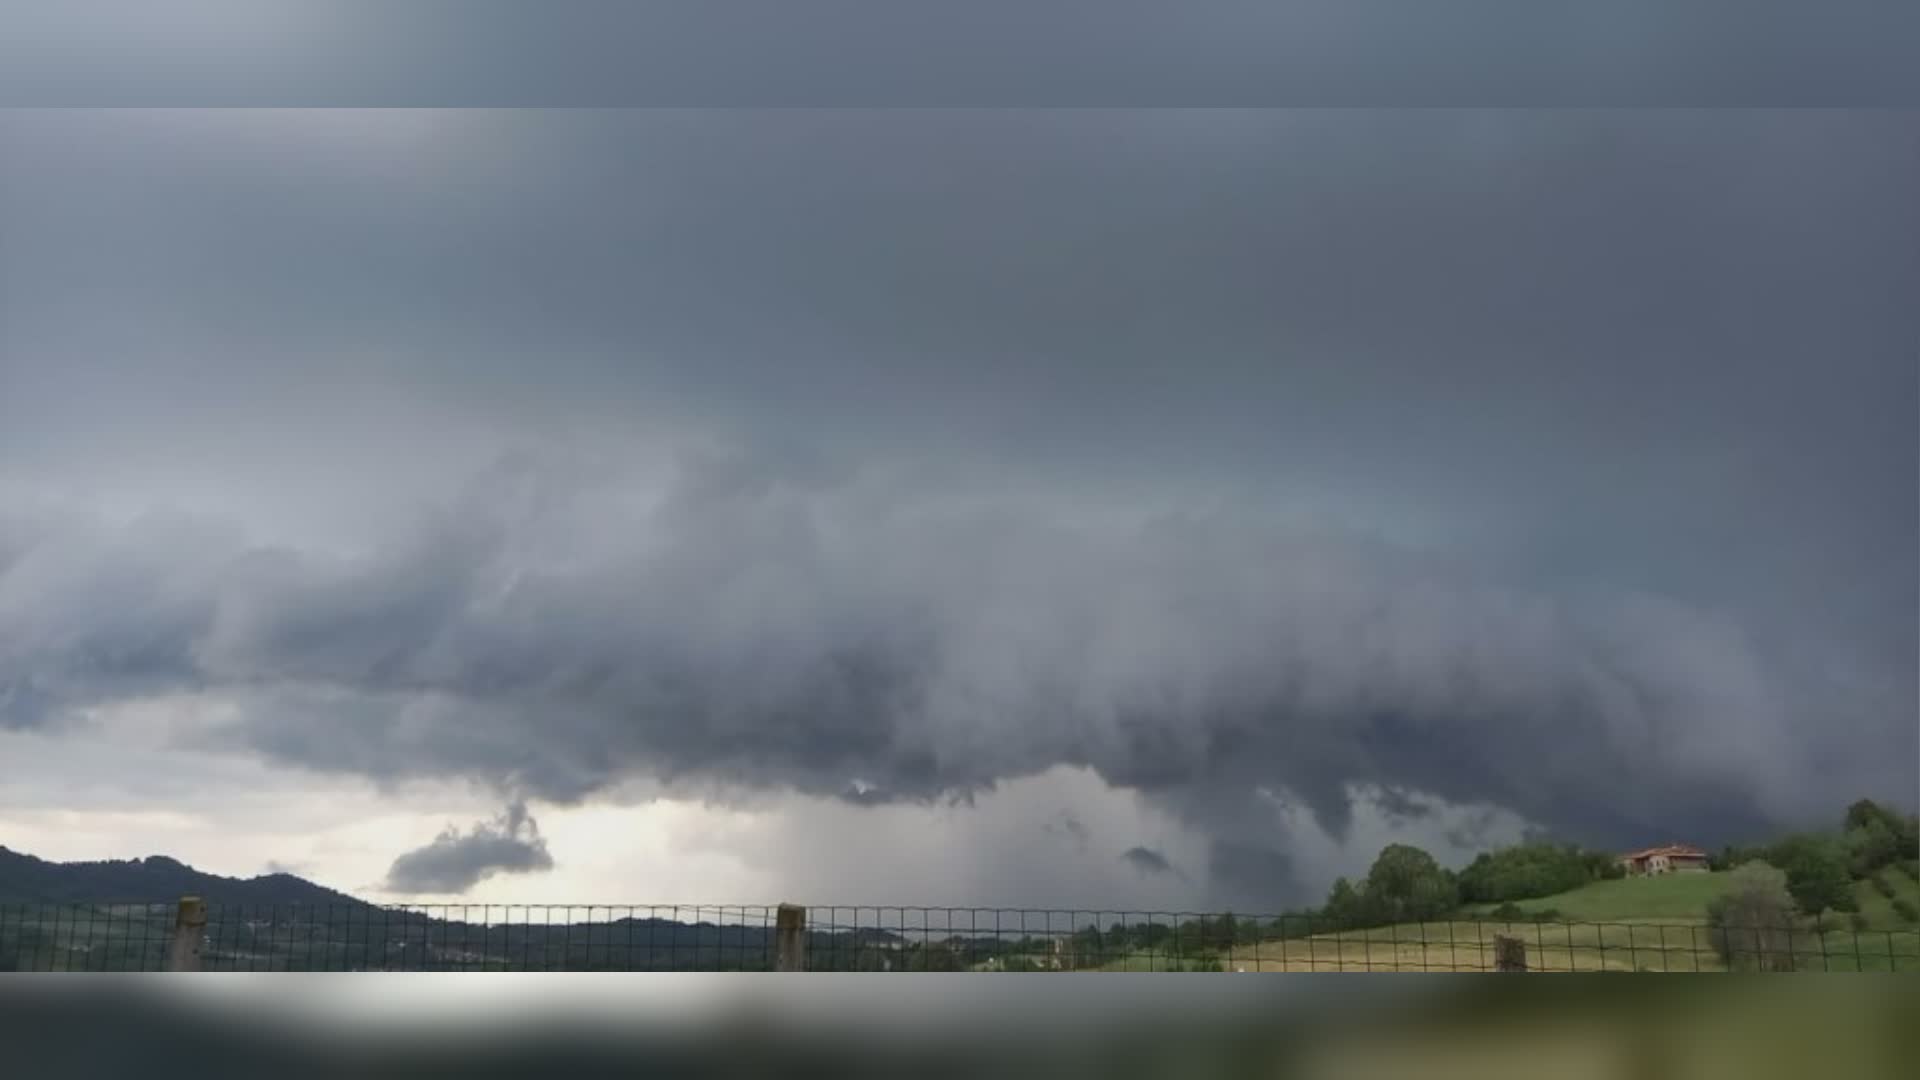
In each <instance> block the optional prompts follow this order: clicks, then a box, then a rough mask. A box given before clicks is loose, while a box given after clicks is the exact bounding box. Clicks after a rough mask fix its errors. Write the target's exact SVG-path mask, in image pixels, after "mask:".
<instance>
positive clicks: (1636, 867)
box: [1620, 844, 1710, 874]
mask: <svg viewBox="0 0 1920 1080" xmlns="http://www.w3.org/2000/svg"><path fill="white" fill-rule="evenodd" d="M1620 865H1621V866H1622V867H1623V868H1625V870H1626V871H1627V873H1629V874H1677V873H1687V872H1699V873H1705V872H1706V871H1707V870H1708V869H1710V868H1709V867H1708V866H1707V853H1706V852H1704V851H1702V850H1700V849H1699V848H1697V847H1693V846H1692V845H1690V844H1664V845H1662V846H1660V847H1650V848H1647V849H1645V850H1643V851H1630V852H1627V853H1626V854H1625V855H1622V856H1620Z"/></svg>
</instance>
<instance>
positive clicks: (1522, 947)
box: [1493, 934, 1527, 971]
mask: <svg viewBox="0 0 1920 1080" xmlns="http://www.w3.org/2000/svg"><path fill="white" fill-rule="evenodd" d="M1493 970H1495V971H1525V970H1527V943H1526V942H1525V941H1523V940H1521V939H1520V938H1517V937H1507V936H1506V935H1505V934H1496V935H1494V938H1493Z"/></svg>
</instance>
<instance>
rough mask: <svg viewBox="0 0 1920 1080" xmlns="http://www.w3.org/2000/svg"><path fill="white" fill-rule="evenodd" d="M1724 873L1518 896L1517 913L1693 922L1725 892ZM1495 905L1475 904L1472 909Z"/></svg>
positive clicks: (1573, 919) (1616, 882)
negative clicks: (1715, 898)
mask: <svg viewBox="0 0 1920 1080" xmlns="http://www.w3.org/2000/svg"><path fill="white" fill-rule="evenodd" d="M1726 887H1727V875H1725V874H1656V875H1651V876H1647V877H1625V878H1617V879H1615V880H1613V881H1595V882H1591V883H1589V884H1586V885H1582V886H1581V887H1579V888H1577V889H1574V890H1572V891H1570V892H1563V893H1558V894H1556V895H1554V896H1543V897H1540V898H1538V899H1535V900H1521V901H1519V902H1517V903H1516V904H1515V905H1514V906H1516V907H1518V908H1519V909H1520V910H1522V911H1529V912H1532V911H1548V910H1552V911H1557V912H1559V913H1560V917H1561V918H1563V919H1565V920H1566V921H1568V922H1646V921H1650V920H1661V921H1666V920H1676V921H1682V922H1697V921H1699V920H1701V919H1702V918H1704V917H1705V915H1706V910H1707V901H1709V900H1712V899H1713V898H1714V897H1716V896H1719V895H1720V894H1721V893H1722V892H1724V891H1725V890H1726ZM1494 906H1495V905H1493V904H1479V905H1475V907H1474V908H1473V910H1474V911H1476V912H1485V911H1487V910H1490V909H1491V908H1493V907H1494Z"/></svg>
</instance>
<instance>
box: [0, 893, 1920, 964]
mask: <svg viewBox="0 0 1920 1080" xmlns="http://www.w3.org/2000/svg"><path fill="white" fill-rule="evenodd" d="M205 914H206V922H205V925H204V926H202V927H193V928H190V929H186V930H182V929H180V928H178V926H177V922H178V919H177V907H176V905H174V904H78V903H69V904H12V905H4V904H0V971H159V970H165V969H166V968H167V967H168V966H169V965H168V946H169V943H170V942H171V941H173V940H174V938H175V936H176V934H181V933H189V934H193V935H196V936H197V939H198V940H197V946H198V948H197V953H198V957H197V963H196V966H197V967H198V969H199V970H206V971H771V970H776V969H778V968H779V967H780V966H781V965H780V942H779V940H778V939H779V936H780V933H781V931H780V930H779V929H778V927H777V926H776V919H777V909H776V907H775V906H774V905H758V906H756V905H651V906H649V905H618V906H609V905H574V904H568V905H483V904H470V905H468V904H451V905H412V906H395V907H383V906H376V905H371V904H282V905H255V904H246V905H236V904H224V905H223V904H217V903H215V904H208V905H205ZM801 925H802V926H803V929H801V930H800V931H798V933H799V938H800V940H799V943H798V944H799V945H800V949H799V955H800V956H801V957H802V959H801V961H800V962H799V964H798V965H797V966H799V967H801V968H803V969H804V970H807V971H841V972H847V971H861V972H865V971H872V972H888V971H907V972H913V971H983V972H1075V971H1078V972H1087V971H1095V972H1281V971H1494V970H1515V969H1520V968H1519V967H1518V965H1523V966H1524V967H1523V969H1524V970H1528V971H1565V972H1586V971H1595V972H1597V971H1743V970H1759V971H1779V970H1813V971H1909V970H1911V971H1920V928H1914V929H1905V930H1859V929H1853V928H1851V927H1847V926H1836V925H1834V924H1832V922H1831V921H1830V920H1806V921H1805V922H1803V923H1798V924H1795V925H1790V926H1779V927H1733V928H1726V927H1712V926H1708V925H1706V924H1705V923H1699V922H1696V923H1662V922H1637V921H1636V922H1563V921H1552V922H1548V921H1537V922H1501V921H1494V920H1489V919H1483V918H1468V917H1462V918H1455V919H1446V920H1436V921H1431V922H1417V923H1400V924H1395V925H1391V926H1380V927H1369V928H1355V927H1339V926H1333V925H1329V924H1328V923H1327V922H1326V921H1325V920H1324V919H1321V918H1320V917H1318V916H1312V915H1277V916H1255V915H1233V914H1225V913H1189V912H1129V911H1098V910H1090V909H1081V910H1068V909H1022V908H938V907H898V906H825V907H812V908H808V909H805V912H804V922H803V923H802V924H801Z"/></svg>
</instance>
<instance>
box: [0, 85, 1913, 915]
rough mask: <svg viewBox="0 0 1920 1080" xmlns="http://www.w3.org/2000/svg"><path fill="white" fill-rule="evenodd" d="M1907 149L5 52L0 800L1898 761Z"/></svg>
mask: <svg viewBox="0 0 1920 1080" xmlns="http://www.w3.org/2000/svg"><path fill="white" fill-rule="evenodd" d="M1915 191H1920V130H1917V129H1916V126H1915V124H1914V121H1913V118H1912V117H1911V116H1910V115H1902V114H1898V113H1848V112H1779V113H1769V112H1738V113H1732V112H1726V113H1716V112H1699V113H1689V112H1676V111H1657V112H1630V113H1607V112H1585V111H1582V112H1540V113H1460V112H1412V113H1382V112H1364V111H1338V112H1328V113H1312V112H1282V111H1257V112H1211V111H1205V112H1107V111H1093V112H1089V111H1071V112H1047V111H1033V110H1028V111H986V112H967V111H942V112H889V111H854V112H813V111H770V112H722V111H708V112H702V111H694V112H662V111H631V112H559V113H538V112H532V113H529V112H502V113H492V112H469V113H435V112H426V113H416V112H405V111H390V112H365V113H362V112H338V113H330V112H296V113H286V112H263V113H247V112H219V113H214V112H208V113H195V112H183V113H169V112H127V113H115V112H46V113H40V112H12V113H0V760H5V761H8V762H18V763H22V764H26V765H28V766H29V767H25V768H18V767H12V766H11V765H10V766H9V767H7V768H4V769H0V843H4V844H7V845H9V846H12V847H15V848H20V849H25V850H30V851H35V852H37V853H40V854H44V855H47V856H49V857H82V856H86V857H98V856H104V855H121V856H131V855H141V854H149V853H155V852H161V851H164V852H166V853H169V854H173V855H176V856H179V857H181V858H185V859H188V860H189V861H195V862H196V863H198V864H200V865H203V866H206V867H207V868H209V869H216V870H221V871H223V872H229V873H249V874H250V873H256V872H259V871H261V870H263V869H265V868H266V867H267V865H268V864H269V863H273V864H276V865H283V866H290V867H293V868H295V869H297V870H299V871H300V872H303V873H307V874H309V875H310V876H314V877H316V878H317V879H319V880H322V881H325V882H327V883H328V884H331V885H335V886H337V887H341V888H348V889H356V890H360V891H363V892H366V893H367V894H369V895H381V896H394V897H398V896H410V895H422V894H428V895H442V894H450V893H457V892H460V891H461V890H463V889H464V890H466V891H467V893H468V895H472V896H475V897H481V898H524V897H526V896H529V895H532V894H536V893H537V894H539V895H540V896H541V897H543V898H552V899H563V900H566V899H577V900H580V901H583V902H584V901H587V900H593V901H596V902H606V901H609V900H618V901H622V902H625V901H629V900H638V901H642V902H648V901H652V900H655V899H664V900H669V901H672V900H686V899H702V900H708V901H716V900H724V901H727V902H734V903H742V902H745V903H756V902H761V901H762V900H765V899H768V898H769V897H772V896H774V895H776V894H777V895H778V896H783V897H785V896H792V897H795V898H798V899H802V900H806V899H809V898H810V897H812V898H825V899H834V900H838V901H840V902H854V901H858V902H889V903H892V902H936V903H948V902H952V903H970V902H990V903H1022V902H1025V903H1036V904H1038V903H1046V904H1079V905H1083V906H1090V905H1108V906H1115V905H1121V904H1149V903H1151V904H1201V903H1206V904H1213V905H1220V904H1232V905H1234V906H1236V907H1239V908H1241V909H1242V910H1245V909H1249V908H1254V907H1264V908H1266V909H1268V910H1272V909H1274V908H1277V907H1278V906H1280V905H1283V904H1290V903H1294V902H1296V901H1299V900H1301V899H1303V898H1306V897H1311V896H1313V895H1316V894H1317V893H1318V892H1319V891H1320V890H1322V889H1324V888H1325V885H1326V882H1327V880H1328V879H1329V878H1330V877H1331V875H1332V874H1333V873H1336V872H1346V871H1351V870H1353V869H1355V868H1356V867H1364V865H1365V863H1366V861H1367V860H1368V858H1370V856H1371V854H1372V852H1373V850H1375V849H1377V847H1378V846H1379V844H1380V843H1382V842H1384V840H1385V839H1388V838H1391V837H1394V836H1404V837H1407V838H1410V839H1413V840H1415V841H1416V842H1422V843H1426V844H1429V845H1431V846H1433V847H1434V849H1435V850H1436V852H1437V853H1440V854H1442V856H1443V857H1444V858H1445V859H1446V860H1448V861H1455V862H1457V861H1460V860H1462V859H1464V858H1465V857H1467V856H1468V855H1470V853H1471V852H1472V851H1473V850H1474V849H1475V847H1476V846H1478V845H1481V844H1485V843H1489V842H1496V841H1500V840H1504V839H1511V838H1512V837H1514V836H1517V835H1519V834H1520V832H1521V831H1522V830H1524V829H1527V828H1536V829H1543V830H1548V831H1551V832H1553V833H1555V834H1557V835H1561V836H1564V837H1567V838H1571V839H1577V840H1581V841H1584V842H1589V843H1594V844H1622V845H1624V844H1635V843H1643V842H1660V841H1665V840H1669V839H1683V840H1693V841H1695V842H1700V843H1712V844H1717V843H1720V842H1723V841H1726V840H1732V839H1737V838H1740V837H1743V836H1750V835H1754V834H1757V833H1764V832H1765V831H1767V830H1770V829H1777V828H1781V827H1785V826H1789V825H1795V824H1801V823H1808V822H1819V821H1825V820H1828V819H1831V818H1834V817H1836V816H1837V815H1838V814H1839V812H1840V811H1841V809H1842V808H1843V807H1844V805H1845V804H1846V802H1848V801H1850V800H1851V799H1853V798H1856V797H1859V796H1861V795H1874V796H1878V797H1884V798H1890V799H1893V800H1895V801H1898V802H1903V803H1906V804H1909V805H1910V804H1911V803H1912V802H1913V801H1914V793H1915V789H1916V785H1917V784H1920V734H1916V731H1917V725H1916V710H1915V691H1916V663H1917V662H1920V636H1917V634H1916V603H1917V602H1920V574H1917V573H1916V552H1917V551H1920V526H1917V523H1916V498H1917V496H1920V474H1917V472H1916V451H1917V450H1920V443H1917V442H1916V431H1917V430H1920V429H1916V426H1915V418H1916V406H1917V405H1920V374H1916V373H1917V371H1920V367H1917V366H1916V359H1917V357H1920V302H1916V301H1917V298H1920V199H1916V198H1914V195H1913V193H1914V192H1915ZM242 808H244V809H242ZM823 894H827V895H826V896H823Z"/></svg>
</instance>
